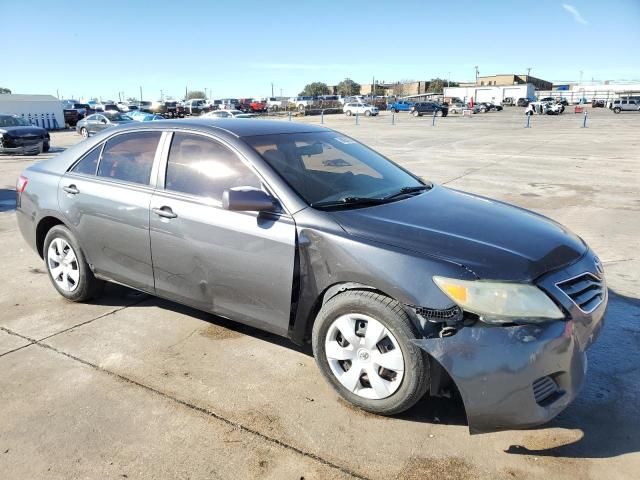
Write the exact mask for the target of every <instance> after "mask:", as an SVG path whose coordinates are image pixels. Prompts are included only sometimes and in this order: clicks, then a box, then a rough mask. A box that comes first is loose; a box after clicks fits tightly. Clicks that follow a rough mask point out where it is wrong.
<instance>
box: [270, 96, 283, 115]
mask: <svg viewBox="0 0 640 480" xmlns="http://www.w3.org/2000/svg"><path fill="white" fill-rule="evenodd" d="M287 103H288V102H287V101H286V100H282V99H279V98H278V97H269V98H268V99H267V109H268V110H271V111H274V112H277V111H278V110H286V108H287Z"/></svg>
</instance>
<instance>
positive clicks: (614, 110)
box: [613, 107, 622, 113]
mask: <svg viewBox="0 0 640 480" xmlns="http://www.w3.org/2000/svg"><path fill="white" fill-rule="evenodd" d="M621 111H622V109H621V108H620V107H616V108H614V109H613V113H620V112H621Z"/></svg>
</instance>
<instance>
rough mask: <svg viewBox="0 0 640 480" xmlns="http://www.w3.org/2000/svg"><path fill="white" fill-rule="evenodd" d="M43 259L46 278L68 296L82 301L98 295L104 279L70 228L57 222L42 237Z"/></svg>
mask: <svg viewBox="0 0 640 480" xmlns="http://www.w3.org/2000/svg"><path fill="white" fill-rule="evenodd" d="M43 253H44V260H45V263H46V266H47V272H48V273H49V280H51V283H52V284H53V286H54V287H55V289H56V290H57V291H58V293H59V294H60V295H62V296H63V297H64V298H66V299H67V300H71V301H73V302H83V301H85V300H89V299H91V298H94V297H96V296H98V295H99V294H100V293H101V292H102V288H103V286H104V282H103V281H102V280H98V279H97V278H96V277H95V276H94V275H93V272H92V271H91V269H90V268H89V265H88V264H87V262H86V260H85V258H84V254H83V253H82V250H81V249H80V247H79V245H78V243H77V241H76V239H75V237H74V236H73V234H72V233H71V231H70V230H69V229H68V228H67V227H64V226H62V225H56V226H55V227H53V228H52V229H51V230H49V232H48V233H47V236H46V237H45V240H44V250H43Z"/></svg>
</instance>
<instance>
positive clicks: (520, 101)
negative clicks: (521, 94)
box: [516, 98, 531, 107]
mask: <svg viewBox="0 0 640 480" xmlns="http://www.w3.org/2000/svg"><path fill="white" fill-rule="evenodd" d="M530 102H531V100H529V99H528V98H519V99H518V101H517V102H516V105H518V106H519V107H527V106H529V103H530Z"/></svg>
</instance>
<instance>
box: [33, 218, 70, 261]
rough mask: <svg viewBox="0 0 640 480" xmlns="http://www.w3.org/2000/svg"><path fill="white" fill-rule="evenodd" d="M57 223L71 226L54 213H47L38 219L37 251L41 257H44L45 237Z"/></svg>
mask: <svg viewBox="0 0 640 480" xmlns="http://www.w3.org/2000/svg"><path fill="white" fill-rule="evenodd" d="M56 225H64V226H65V227H67V228H69V227H68V226H67V225H66V224H65V223H64V221H62V219H60V218H59V217H56V216H54V215H47V216H45V217H43V218H41V219H40V220H39V221H38V225H37V226H36V251H37V252H38V255H40V258H44V239H45V238H46V237H47V233H49V230H51V229H52V228H53V227H55V226H56Z"/></svg>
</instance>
